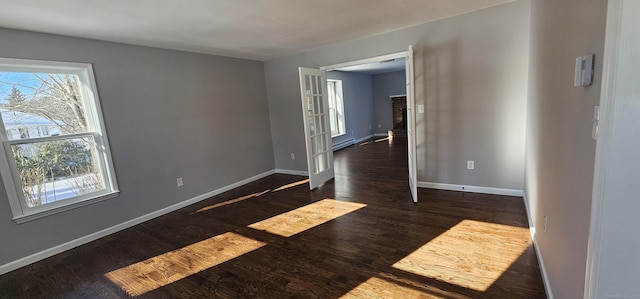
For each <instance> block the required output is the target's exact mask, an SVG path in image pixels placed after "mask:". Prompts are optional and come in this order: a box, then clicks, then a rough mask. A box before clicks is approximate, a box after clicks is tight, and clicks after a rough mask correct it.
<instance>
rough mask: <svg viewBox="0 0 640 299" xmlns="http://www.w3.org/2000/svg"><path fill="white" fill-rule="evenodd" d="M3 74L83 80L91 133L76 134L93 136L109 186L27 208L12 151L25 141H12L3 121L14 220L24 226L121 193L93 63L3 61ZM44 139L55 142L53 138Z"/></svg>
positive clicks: (2, 150)
mask: <svg viewBox="0 0 640 299" xmlns="http://www.w3.org/2000/svg"><path fill="white" fill-rule="evenodd" d="M0 71H13V72H33V73H42V72H55V73H67V74H74V75H77V76H78V78H79V81H80V82H82V83H84V84H81V85H80V86H79V91H80V93H81V95H82V98H83V99H84V101H85V102H84V103H83V104H84V105H86V108H85V111H86V112H87V115H86V117H87V126H88V130H89V132H87V133H82V134H76V135H83V136H84V135H93V137H94V141H95V143H96V147H97V148H98V153H99V155H100V156H99V158H100V160H101V170H102V175H103V181H104V185H105V190H102V191H98V192H92V193H88V194H84V195H81V196H77V197H74V198H72V199H68V200H62V201H59V202H53V203H49V204H46V205H41V206H37V207H34V208H26V207H25V206H24V205H23V202H24V199H23V198H22V195H21V194H22V191H21V183H20V180H19V178H18V176H17V175H15V174H16V173H17V168H16V165H15V162H14V161H13V154H12V153H11V148H10V146H11V145H12V144H18V143H21V141H20V140H8V138H7V136H6V132H5V129H4V124H3V123H2V122H0V137H1V140H2V146H0V167H2V171H1V173H2V181H3V183H4V186H5V189H6V192H7V197H8V199H9V205H10V206H11V212H12V213H13V220H14V221H15V222H17V223H24V222H27V221H31V220H34V219H38V218H42V217H45V216H49V215H52V214H56V213H60V212H63V211H67V210H71V209H75V208H77V207H81V206H85V205H88V204H92V203H96V202H99V201H102V200H106V199H109V198H114V197H116V196H118V194H119V192H120V191H119V189H118V185H117V181H116V177H115V171H114V167H113V161H112V158H111V151H110V147H109V141H108V139H107V134H106V127H105V125H104V119H103V117H102V108H101V105H100V99H99V97H98V93H97V86H96V82H95V77H94V75H93V67H92V65H91V64H89V63H75V62H58V61H44V60H29V59H13V58H0ZM94 91H96V92H94ZM72 136H73V135H64V136H59V138H61V139H68V138H69V137H72ZM56 138H58V137H56ZM38 139H40V138H34V139H30V140H29V142H34V141H37V140H38ZM41 139H42V140H51V138H41Z"/></svg>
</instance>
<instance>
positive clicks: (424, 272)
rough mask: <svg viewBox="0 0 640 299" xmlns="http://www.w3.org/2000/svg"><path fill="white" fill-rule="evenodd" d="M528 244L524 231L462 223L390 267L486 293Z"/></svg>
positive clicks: (527, 237)
mask: <svg viewBox="0 0 640 299" xmlns="http://www.w3.org/2000/svg"><path fill="white" fill-rule="evenodd" d="M529 240H530V238H529V230H528V229H526V228H523V227H514V226H508V225H502V224H495V223H487V222H481V221H475V220H463V221H461V222H460V223H458V224H457V225H455V226H454V227H452V228H451V229H449V230H448V231H446V232H445V233H443V234H441V235H440V236H438V237H436V238H435V239H433V240H431V241H430V242H429V243H427V244H425V245H423V246H422V247H420V248H418V249H417V250H416V251H414V252H412V253H411V254H409V255H408V256H406V257H405V258H403V259H401V260H400V261H398V262H397V263H395V264H394V265H393V267H394V268H396V269H400V270H403V271H407V272H410V273H413V274H417V275H421V276H424V277H428V278H433V279H437V280H440V281H443V282H446V283H450V284H455V285H457V286H461V287H464V288H469V289H473V290H477V291H486V290H487V289H488V288H489V287H490V286H491V285H492V284H493V283H494V282H495V281H496V280H497V279H498V278H500V276H502V274H503V273H504V272H505V271H506V270H507V269H509V267H510V266H511V265H512V264H513V263H514V262H515V261H516V260H517V259H518V258H519V257H520V255H522V253H523V252H524V251H525V250H526V249H527V248H528V247H529V245H530V241H529Z"/></svg>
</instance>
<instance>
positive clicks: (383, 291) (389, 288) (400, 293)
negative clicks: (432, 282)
mask: <svg viewBox="0 0 640 299" xmlns="http://www.w3.org/2000/svg"><path fill="white" fill-rule="evenodd" d="M340 298H344V299H346V298H449V297H445V296H438V295H437V294H434V292H428V291H426V290H421V289H420V288H419V287H411V286H408V285H403V284H401V283H396V282H393V281H389V280H386V279H382V278H378V277H371V278H369V279H367V280H366V281H365V282H363V283H361V284H359V285H358V286H357V287H355V288H353V289H352V290H351V291H349V292H348V293H346V294H344V295H343V296H341V297H340Z"/></svg>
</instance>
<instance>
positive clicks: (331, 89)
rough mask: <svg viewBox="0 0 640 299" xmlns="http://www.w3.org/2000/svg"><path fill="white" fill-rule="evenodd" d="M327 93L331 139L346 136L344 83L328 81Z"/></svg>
mask: <svg viewBox="0 0 640 299" xmlns="http://www.w3.org/2000/svg"><path fill="white" fill-rule="evenodd" d="M327 92H328V94H329V98H328V100H329V101H328V102H329V123H330V125H331V137H337V136H340V135H343V134H345V122H344V101H343V96H342V81H341V80H327Z"/></svg>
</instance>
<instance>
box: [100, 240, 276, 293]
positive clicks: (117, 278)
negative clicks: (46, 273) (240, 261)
mask: <svg viewBox="0 0 640 299" xmlns="http://www.w3.org/2000/svg"><path fill="white" fill-rule="evenodd" d="M265 245H266V243H263V242H260V241H256V240H254V239H251V238H248V237H245V236H242V235H239V234H236V233H233V232H227V233H224V234H222V235H218V236H215V237H212V238H209V239H206V240H203V241H200V242H197V243H193V244H191V245H188V246H185V247H182V248H180V249H176V250H174V251H170V252H167V253H163V254H161V255H157V256H154V257H152V258H150V259H147V260H144V261H141V262H138V263H135V264H132V265H129V266H126V267H123V268H120V269H118V270H114V271H111V272H109V273H106V274H105V276H106V277H107V278H108V279H109V280H111V281H112V282H113V283H115V284H116V285H118V286H119V287H120V288H122V289H123V290H124V291H125V292H127V293H128V294H129V295H130V296H140V295H142V294H144V293H147V292H150V291H153V290H155V289H157V288H160V287H163V286H166V285H168V284H170V283H173V282H176V281H178V280H180V279H183V278H185V277H188V276H190V275H193V274H196V273H198V272H201V271H204V270H206V269H209V268H211V267H213V266H215V265H218V264H221V263H224V262H226V261H228V260H231V259H234V258H236V257H239V256H241V255H243V254H245V253H248V252H251V251H254V250H256V249H258V248H260V247H262V246H265Z"/></svg>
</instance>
